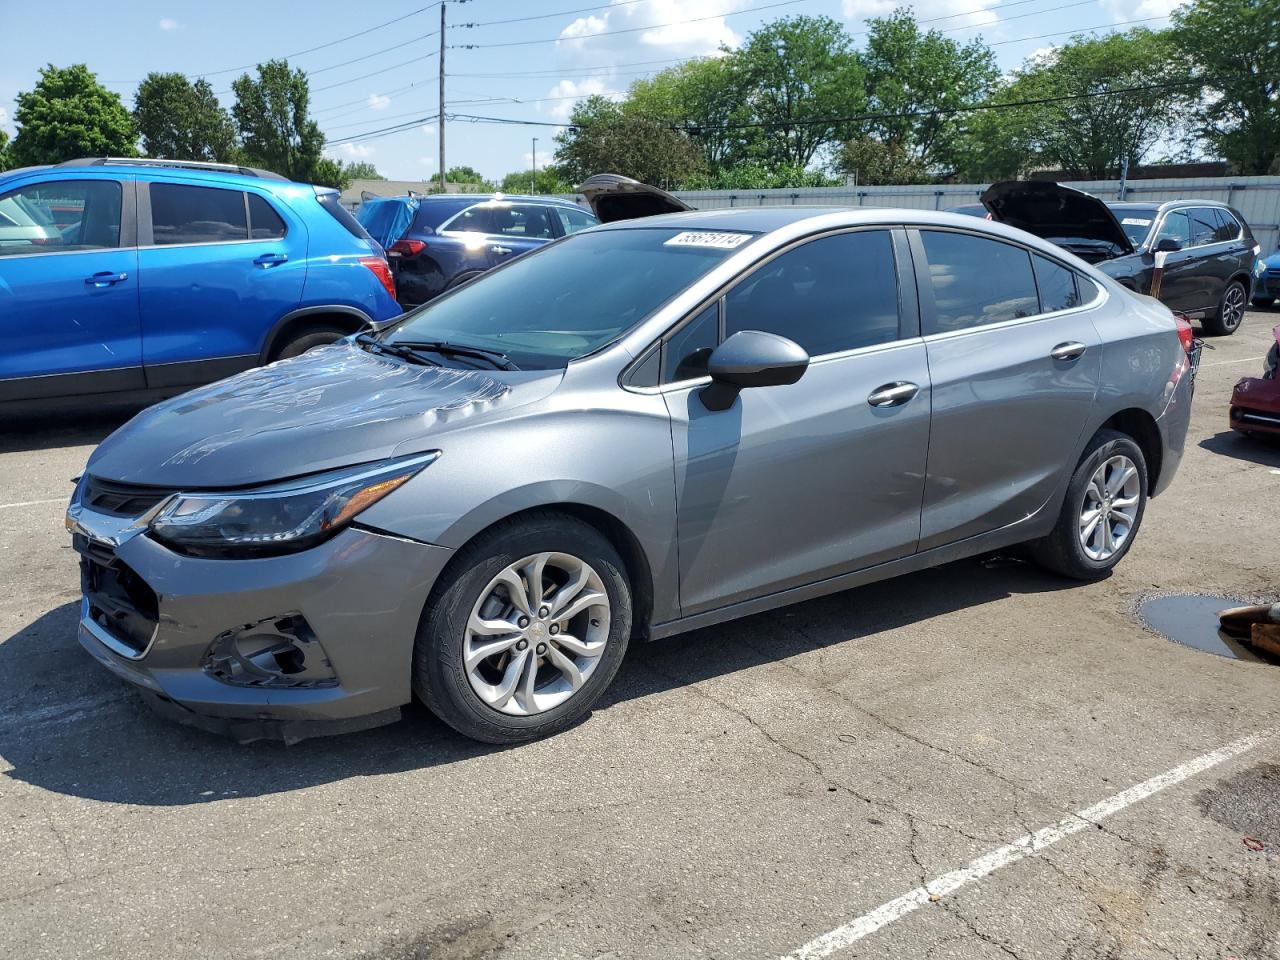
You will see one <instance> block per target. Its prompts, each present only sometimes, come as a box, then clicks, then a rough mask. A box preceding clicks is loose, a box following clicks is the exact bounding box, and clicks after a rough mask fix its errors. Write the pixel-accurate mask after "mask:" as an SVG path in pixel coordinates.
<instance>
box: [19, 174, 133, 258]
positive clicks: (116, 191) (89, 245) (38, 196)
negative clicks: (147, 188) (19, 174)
mask: <svg viewBox="0 0 1280 960" xmlns="http://www.w3.org/2000/svg"><path fill="white" fill-rule="evenodd" d="M121 194H122V189H121V187H120V184H119V183H117V182H116V181H114V180H55V181H53V182H51V183H33V184H29V185H28V186H25V187H19V188H18V189H17V190H13V191H11V192H9V193H6V194H4V195H3V196H0V257H3V256H16V255H18V254H31V253H54V252H57V251H60V250H100V249H103V248H110V247H118V246H120V198H121Z"/></svg>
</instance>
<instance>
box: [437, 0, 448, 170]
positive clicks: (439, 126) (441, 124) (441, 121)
mask: <svg viewBox="0 0 1280 960" xmlns="http://www.w3.org/2000/svg"><path fill="white" fill-rule="evenodd" d="M446 6H448V4H446V3H443V2H441V4H440V108H439V113H438V115H437V117H436V129H437V130H438V131H439V133H440V192H441V193H446V192H447V191H448V188H447V187H446V186H445V180H444V8H445V7H446Z"/></svg>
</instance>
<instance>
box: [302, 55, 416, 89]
mask: <svg viewBox="0 0 1280 960" xmlns="http://www.w3.org/2000/svg"><path fill="white" fill-rule="evenodd" d="M435 56H438V54H437V53H436V52H435V51H432V52H431V53H428V54H424V55H423V56H421V57H414V58H413V59H412V60H405V61H404V62H403V63H394V64H392V65H391V66H389V67H383V68H382V69H381V70H374V71H373V72H372V73H364V74H361V75H360V76H358V77H348V78H347V79H346V80H340V81H338V82H337V83H331V84H329V85H328V86H325V87H312V89H311V92H312V93H321V92H323V91H325V90H333V89H335V88H337V87H345V86H346V85H347V84H348V83H355V82H356V81H357V80H367V79H369V78H370V77H376V76H378V75H379V74H382V73H388V72H389V71H391V70H399V69H400V68H401V67H407V66H408V65H409V64H411V63H421V62H422V61H423V60H430V59H431V58H432V57H435Z"/></svg>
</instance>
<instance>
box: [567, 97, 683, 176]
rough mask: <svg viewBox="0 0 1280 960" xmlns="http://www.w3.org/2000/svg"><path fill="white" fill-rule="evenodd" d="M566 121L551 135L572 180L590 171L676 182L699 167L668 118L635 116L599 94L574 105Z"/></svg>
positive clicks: (679, 133)
mask: <svg viewBox="0 0 1280 960" xmlns="http://www.w3.org/2000/svg"><path fill="white" fill-rule="evenodd" d="M569 123H570V124H571V126H570V127H568V128H567V129H566V130H564V131H563V132H561V133H558V134H556V137H555V142H556V154H555V156H556V164H557V165H558V166H559V167H560V168H561V170H562V172H563V174H564V175H565V176H566V177H567V178H568V179H569V180H571V181H572V182H574V183H579V182H581V181H582V180H584V179H586V178H587V177H589V176H591V175H592V174H593V173H620V174H622V175H623V176H626V177H634V178H635V179H636V180H641V181H644V182H645V183H652V184H655V185H657V186H679V185H680V184H682V183H684V181H685V180H687V179H688V178H690V177H692V176H693V175H694V174H696V173H698V172H700V171H701V170H702V166H703V163H702V155H701V152H700V151H699V149H698V147H697V145H696V144H695V143H694V142H693V141H692V140H691V139H690V138H689V136H688V135H687V134H685V133H683V132H681V131H678V130H675V129H673V128H672V127H671V125H670V124H669V123H667V122H666V121H663V120H656V119H653V118H651V117H643V116H635V115H633V114H631V113H629V112H627V111H624V110H623V108H622V107H621V106H619V105H618V104H616V103H614V102H612V101H611V100H608V99H607V98H605V97H601V96H592V97H588V98H587V99H586V100H583V101H582V102H581V103H579V104H577V105H576V106H575V107H574V110H573V113H572V114H571V115H570V117H569Z"/></svg>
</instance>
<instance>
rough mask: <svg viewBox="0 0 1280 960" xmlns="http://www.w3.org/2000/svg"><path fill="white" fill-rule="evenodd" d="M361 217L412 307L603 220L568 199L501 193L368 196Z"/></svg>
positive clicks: (404, 299)
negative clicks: (387, 259) (382, 247)
mask: <svg viewBox="0 0 1280 960" xmlns="http://www.w3.org/2000/svg"><path fill="white" fill-rule="evenodd" d="M356 219H357V220H359V221H360V223H361V224H362V225H363V226H364V228H365V229H366V230H368V231H369V233H370V234H371V235H372V236H373V238H374V239H375V240H377V241H378V242H379V243H381V244H382V245H383V246H384V247H386V249H387V256H388V257H389V258H390V260H391V268H392V270H393V271H395V279H396V290H397V291H398V293H399V297H400V302H401V303H402V304H403V305H404V306H405V307H416V306H418V305H419V304H422V303H426V302H427V301H428V300H430V299H431V298H433V297H435V296H436V295H438V294H440V293H442V292H444V291H445V290H448V289H449V288H450V287H456V286H457V285H458V284H460V283H466V282H467V281H468V280H470V279H471V278H472V277H478V276H479V275H480V274H482V273H484V271H486V270H488V269H490V268H491V267H496V266H498V265H499V264H501V263H505V262H506V261H508V260H510V259H512V258H514V257H518V256H520V254H522V253H528V252H529V251H530V250H535V249H537V248H538V247H540V246H542V245H543V244H547V243H550V242H551V241H552V240H556V239H558V238H560V237H564V236H568V235H569V234H571V233H576V232H577V231H579V230H584V229H586V228H587V227H594V226H595V225H596V224H597V223H598V222H599V221H598V220H596V218H595V217H593V216H592V215H591V214H590V213H588V212H587V211H586V210H583V209H582V208H581V207H579V206H578V205H577V204H576V203H573V202H571V201H569V200H557V199H555V198H553V197H521V196H514V195H511V194H501V193H495V194H461V193H453V194H436V195H433V196H425V197H420V196H416V195H413V194H410V195H409V196H406V197H369V198H367V199H365V200H364V202H363V203H361V204H360V209H359V210H357V211H356Z"/></svg>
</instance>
